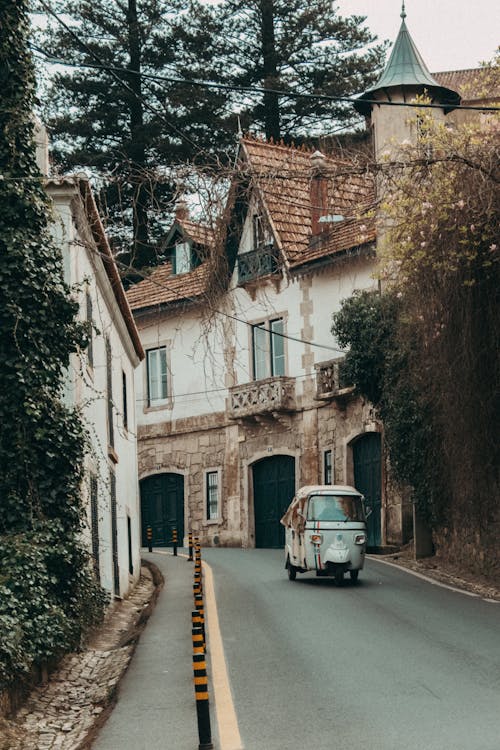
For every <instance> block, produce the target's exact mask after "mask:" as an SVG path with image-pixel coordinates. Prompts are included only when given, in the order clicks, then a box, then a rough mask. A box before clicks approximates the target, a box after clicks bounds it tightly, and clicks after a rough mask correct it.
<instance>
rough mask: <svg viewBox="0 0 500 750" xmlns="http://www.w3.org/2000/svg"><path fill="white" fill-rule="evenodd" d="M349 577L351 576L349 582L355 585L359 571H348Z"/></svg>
mask: <svg viewBox="0 0 500 750" xmlns="http://www.w3.org/2000/svg"><path fill="white" fill-rule="evenodd" d="M349 575H350V576H351V581H352V582H353V583H356V581H357V580H358V576H359V570H350V571H349Z"/></svg>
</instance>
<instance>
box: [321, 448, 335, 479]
mask: <svg viewBox="0 0 500 750" xmlns="http://www.w3.org/2000/svg"><path fill="white" fill-rule="evenodd" d="M323 484H333V451H332V450H327V451H324V453H323Z"/></svg>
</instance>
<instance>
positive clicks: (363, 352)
mask: <svg viewBox="0 0 500 750" xmlns="http://www.w3.org/2000/svg"><path fill="white" fill-rule="evenodd" d="M332 332H333V333H334V335H335V336H337V339H338V341H339V343H340V345H341V346H342V347H349V351H348V352H347V354H346V358H345V362H344V363H343V378H344V380H345V381H346V382H350V383H355V384H356V386H357V389H358V391H359V393H360V394H361V395H363V396H364V397H365V398H367V399H368V400H369V401H371V402H372V403H373V404H374V405H375V406H376V408H377V411H378V414H379V416H380V418H381V420H382V421H383V423H384V431H385V443H386V445H387V448H388V451H389V457H390V462H391V469H392V473H393V476H394V478H395V479H396V480H397V481H399V482H401V483H403V484H405V485H410V486H411V487H412V490H413V500H414V501H415V502H416V504H417V506H418V507H419V510H420V512H421V514H422V515H423V516H426V517H428V518H429V519H431V520H437V519H438V517H439V515H440V513H441V509H442V507H443V504H444V503H445V498H444V495H443V493H444V489H443V488H444V482H443V475H442V474H439V472H442V466H437V465H436V461H435V455H436V454H435V449H436V440H437V433H436V429H435V428H436V425H435V423H434V419H433V413H432V410H431V409H430V408H429V404H428V403H427V402H426V399H425V397H424V396H423V394H422V392H421V391H420V389H419V387H418V383H417V382H416V379H415V377H414V371H413V369H412V366H411V363H412V362H413V361H414V358H415V351H414V342H415V339H414V335H413V332H412V327H411V322H410V320H409V319H408V318H407V316H406V313H405V300H404V297H403V295H402V294H401V292H397V291H396V290H392V291H391V290H388V291H386V292H384V293H383V294H379V293H378V292H368V291H361V292H355V293H354V294H353V296H352V297H350V298H348V299H346V300H345V301H344V303H343V305H342V307H341V309H340V311H339V312H338V313H336V314H335V315H334V316H333V328H332ZM437 468H438V469H439V471H436V469H437Z"/></svg>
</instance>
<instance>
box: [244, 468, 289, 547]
mask: <svg viewBox="0 0 500 750" xmlns="http://www.w3.org/2000/svg"><path fill="white" fill-rule="evenodd" d="M252 473H253V504H254V514H255V546H256V547H260V548H265V547H272V548H276V547H282V546H283V545H284V544H285V528H284V526H282V525H281V524H280V518H281V517H282V516H283V514H284V512H285V511H286V509H287V508H288V506H289V505H290V502H291V500H292V498H293V496H294V494H295V459H294V458H293V457H292V456H271V457H269V458H263V459H262V460H261V461H258V462H257V463H255V464H254V465H253V466H252Z"/></svg>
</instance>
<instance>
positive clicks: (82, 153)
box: [40, 0, 235, 268]
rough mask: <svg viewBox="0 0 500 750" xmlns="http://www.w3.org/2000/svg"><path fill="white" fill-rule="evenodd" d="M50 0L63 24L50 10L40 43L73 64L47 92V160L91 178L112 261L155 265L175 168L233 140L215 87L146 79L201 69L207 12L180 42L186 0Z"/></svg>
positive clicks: (205, 63) (206, 68) (206, 66)
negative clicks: (97, 183) (50, 147)
mask: <svg viewBox="0 0 500 750" xmlns="http://www.w3.org/2000/svg"><path fill="white" fill-rule="evenodd" d="M51 7H52V9H53V10H54V11H55V12H56V13H57V15H58V17H59V18H60V19H61V20H62V21H63V24H65V26H66V27H65V26H64V25H61V24H60V23H58V22H57V20H56V19H55V18H54V17H53V16H51V15H50V14H49V15H48V16H47V19H48V21H49V25H48V27H47V28H46V29H45V30H44V31H42V32H41V34H40V37H41V40H40V44H41V46H42V49H43V50H44V51H45V52H46V53H48V54H50V55H52V56H53V57H54V58H56V59H58V60H63V61H66V62H68V63H69V64H70V65H73V66H74V67H72V68H68V67H66V68H61V69H59V71H58V72H57V73H56V74H55V75H54V76H53V80H52V83H51V86H50V88H49V90H48V93H47V97H46V106H45V108H44V117H45V118H46V121H47V123H48V125H49V127H50V130H51V133H52V135H53V139H54V147H55V148H54V151H55V159H56V161H57V163H58V164H59V165H60V166H61V167H62V168H63V169H65V170H74V169H78V168H82V167H83V168H89V169H91V170H92V171H94V173H96V174H97V175H98V176H99V177H100V179H101V183H102V184H103V189H102V191H101V209H102V210H103V213H104V214H106V215H107V216H108V221H109V223H110V226H109V229H110V236H111V239H112V241H113V243H114V248H115V251H117V252H120V253H121V257H120V261H121V262H123V263H132V264H133V265H134V266H136V267H139V268H140V267H143V266H145V265H151V264H154V263H155V262H156V260H157V251H158V243H159V242H160V240H161V238H162V236H163V235H164V232H165V226H166V224H167V225H168V220H169V216H170V217H171V210H172V198H173V193H174V184H173V183H174V179H173V176H174V175H173V170H174V169H175V166H176V165H179V164H180V163H181V164H182V163H185V162H193V161H196V160H200V159H201V160H202V161H203V162H204V163H206V162H207V161H210V160H211V159H212V158H214V156H215V155H217V154H220V153H221V151H223V149H224V147H225V146H226V145H227V144H228V142H229V141H230V140H233V139H234V132H235V128H234V124H233V125H231V124H230V123H228V121H227V108H226V95H225V94H224V93H222V92H220V91H216V90H214V89H203V88H199V87H196V86H192V85H180V84H176V83H173V82H169V81H166V80H153V79H151V78H147V77H145V76H146V75H162V76H170V77H179V73H182V72H183V71H184V69H187V68H188V67H189V69H190V71H191V72H192V73H193V74H194V75H196V76H197V77H201V76H202V75H203V77H210V72H211V60H210V54H209V50H207V49H206V48H205V44H204V39H205V37H206V33H207V30H206V28H205V27H206V24H209V23H210V18H209V14H207V13H203V11H201V14H202V15H201V19H204V21H202V27H203V28H202V29H201V31H200V32H199V34H195V35H192V36H191V37H190V38H189V39H183V40H180V39H177V36H176V35H177V24H178V20H179V19H180V18H182V15H183V14H184V13H185V11H186V2H185V0H169V2H164V0H125V2H123V3H117V2H113V1H112V0H83V1H80V0H60V1H59V2H55V3H51ZM231 128H232V133H231V132H230V130H231ZM131 248H132V249H131Z"/></svg>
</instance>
